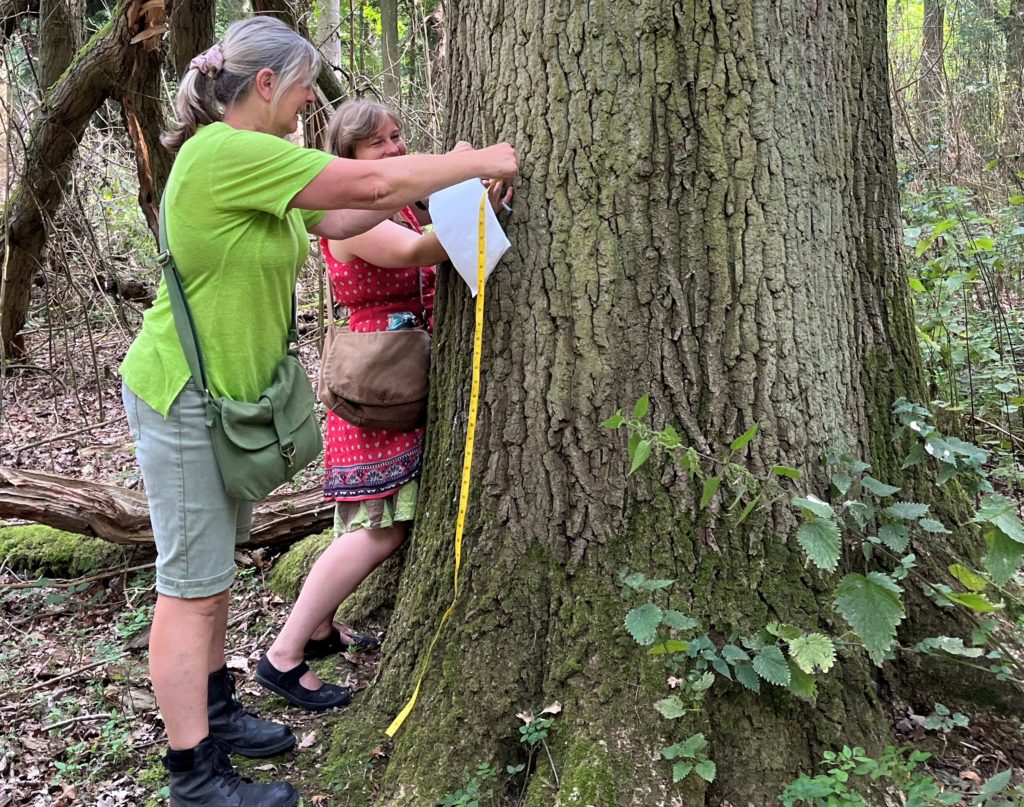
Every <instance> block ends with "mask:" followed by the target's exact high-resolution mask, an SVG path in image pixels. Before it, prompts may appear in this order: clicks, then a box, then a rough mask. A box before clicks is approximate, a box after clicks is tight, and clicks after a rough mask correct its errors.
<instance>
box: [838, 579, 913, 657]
mask: <svg viewBox="0 0 1024 807" xmlns="http://www.w3.org/2000/svg"><path fill="white" fill-rule="evenodd" d="M902 594H903V589H901V588H900V587H899V585H897V584H896V581H894V580H893V579H892V578H891V577H889V576H888V575H884V574H882V573H881V572H870V573H869V574H868V575H867V577H865V576H864V575H861V574H848V575H846V577H844V578H843V579H842V580H841V581H839V585H838V586H837V587H836V607H837V609H838V610H839V613H840V614H842V616H843V619H845V620H846V621H847V622H848V623H849V624H850V627H852V628H853V630H854V632H856V634H857V635H858V636H860V638H861V641H863V642H864V649H865V650H867V652H868V655H869V656H870V657H871V660H872V661H874V662H875V664H878V665H879V666H881V664H882V661H883V660H884V658H885V653H886V651H888V650H889V648H890V647H892V644H893V641H894V640H895V639H896V626H897V625H899V624H900V622H902V621H903V617H904V616H905V615H906V614H905V613H904V611H903V602H902V600H901V595H902Z"/></svg>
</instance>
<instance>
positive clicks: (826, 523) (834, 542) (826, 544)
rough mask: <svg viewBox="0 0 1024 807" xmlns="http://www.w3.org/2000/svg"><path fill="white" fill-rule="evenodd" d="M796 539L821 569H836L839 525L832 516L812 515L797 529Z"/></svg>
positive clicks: (812, 561) (809, 557) (837, 563)
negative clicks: (820, 516)
mask: <svg viewBox="0 0 1024 807" xmlns="http://www.w3.org/2000/svg"><path fill="white" fill-rule="evenodd" d="M796 540H797V542H798V543H799V544H800V547H801V548H802V549H803V550H804V553H805V554H806V555H807V557H808V559H809V560H810V561H811V563H813V564H814V565H815V566H817V567H818V568H819V569H824V570H825V571H829V572H831V571H835V569H836V567H837V566H838V565H839V549H840V537H839V527H838V525H837V524H836V523H835V522H834V521H833V520H832V519H830V518H817V517H816V516H811V517H810V518H809V520H807V521H805V522H804V523H803V524H801V525H800V527H799V529H797V531H796Z"/></svg>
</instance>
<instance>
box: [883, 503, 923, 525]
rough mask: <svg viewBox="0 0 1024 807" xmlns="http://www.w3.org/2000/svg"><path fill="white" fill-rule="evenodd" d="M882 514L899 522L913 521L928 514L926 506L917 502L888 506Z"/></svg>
mask: <svg viewBox="0 0 1024 807" xmlns="http://www.w3.org/2000/svg"><path fill="white" fill-rule="evenodd" d="M882 512H883V513H885V514H886V515H887V516H889V517H890V518H895V519H899V520H900V521H913V520H916V519H919V518H921V517H922V516H925V515H927V514H928V505H927V504H918V503H917V502H896V504H890V505H889V506H888V507H886V508H885V510H883V511H882Z"/></svg>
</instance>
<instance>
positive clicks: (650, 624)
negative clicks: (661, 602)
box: [626, 602, 664, 647]
mask: <svg viewBox="0 0 1024 807" xmlns="http://www.w3.org/2000/svg"><path fill="white" fill-rule="evenodd" d="M663 616H664V613H662V610H661V609H660V608H659V607H658V606H657V605H655V604H654V603H653V602H648V603H645V604H644V605H641V606H640V607H638V608H634V609H633V610H632V611H630V612H629V613H628V614H626V630H628V631H629V635H630V636H632V637H633V639H634V641H636V643H637V644H638V645H642V646H644V647H646V646H647V645H649V644H653V643H654V640H655V639H657V638H658V625H660V624H661V619H662V617H663Z"/></svg>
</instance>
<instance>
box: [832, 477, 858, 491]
mask: <svg viewBox="0 0 1024 807" xmlns="http://www.w3.org/2000/svg"><path fill="white" fill-rule="evenodd" d="M831 481H832V486H833V487H834V488H835V489H836V490H838V491H839V495H841V496H845V495H846V491H848V490H849V489H850V486H851V485H852V484H853V477H852V476H850V475H849V474H844V473H838V474H833V475H832V480H831Z"/></svg>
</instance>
